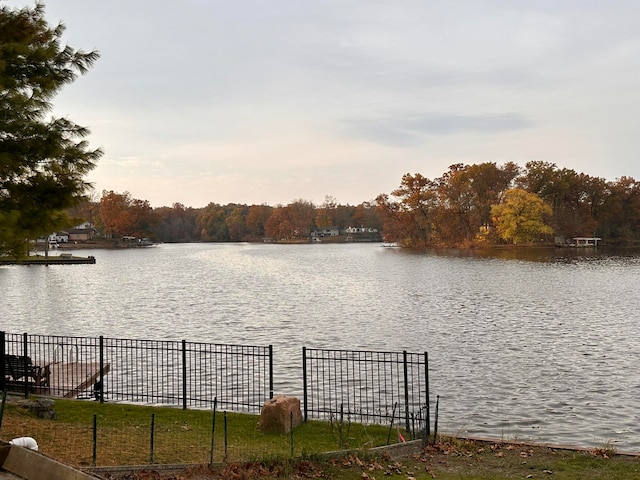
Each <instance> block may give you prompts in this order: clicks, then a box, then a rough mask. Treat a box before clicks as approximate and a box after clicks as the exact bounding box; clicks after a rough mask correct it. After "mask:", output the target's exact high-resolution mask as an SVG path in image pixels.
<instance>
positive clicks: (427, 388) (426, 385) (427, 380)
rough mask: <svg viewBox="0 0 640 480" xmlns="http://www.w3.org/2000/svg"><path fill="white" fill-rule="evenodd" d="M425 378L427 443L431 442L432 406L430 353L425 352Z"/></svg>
mask: <svg viewBox="0 0 640 480" xmlns="http://www.w3.org/2000/svg"><path fill="white" fill-rule="evenodd" d="M424 378H425V389H426V394H427V443H429V437H430V436H431V407H430V405H429V404H430V403H431V401H430V400H429V353H428V352H424Z"/></svg>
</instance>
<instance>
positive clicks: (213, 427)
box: [209, 397, 218, 468]
mask: <svg viewBox="0 0 640 480" xmlns="http://www.w3.org/2000/svg"><path fill="white" fill-rule="evenodd" d="M217 407H218V397H213V422H212V423H211V455H210V458H209V468H213V450H214V448H215V442H214V441H215V437H216V409H217Z"/></svg>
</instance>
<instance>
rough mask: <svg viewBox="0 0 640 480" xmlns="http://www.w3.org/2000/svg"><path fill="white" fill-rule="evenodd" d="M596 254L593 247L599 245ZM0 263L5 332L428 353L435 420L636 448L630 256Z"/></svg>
mask: <svg viewBox="0 0 640 480" xmlns="http://www.w3.org/2000/svg"><path fill="white" fill-rule="evenodd" d="M603 251H604V252H605V254H602V252H603ZM78 254H79V255H95V256H96V259H97V264H96V265H78V266H55V267H48V268H45V267H0V292H2V297H3V301H2V303H1V305H0V318H2V327H1V328H2V329H3V330H5V331H9V332H23V331H26V332H29V333H34V334H55V335H73V336H98V335H104V336H107V337H123V338H145V339H156V340H163V339H170V340H179V339H186V340H189V341H203V342H211V343H232V344H241V345H268V344H271V345H273V346H274V356H275V359H274V364H275V377H276V378H275V384H276V392H277V393H291V394H299V392H300V389H301V380H300V377H301V363H302V362H301V351H302V347H303V346H307V347H310V348H336V349H354V350H361V349H363V350H384V351H401V350H407V351H410V352H424V351H428V352H429V361H430V382H431V395H432V400H433V398H434V397H435V395H440V419H439V428H440V430H441V431H447V432H450V433H460V434H469V435H483V436H491V437H499V438H500V437H502V438H507V439H513V438H518V439H521V440H528V439H532V440H536V441H545V442H555V443H568V444H578V445H586V446H594V445H595V446H598V445H601V444H603V443H605V442H613V444H614V445H615V446H616V447H617V448H618V449H620V450H633V451H636V450H640V437H639V433H640V431H639V429H638V427H637V419H638V415H639V413H640V410H639V408H638V405H637V398H638V393H640V392H639V390H640V389H639V385H640V382H639V376H638V373H637V368H636V367H637V360H638V352H639V348H638V347H639V335H638V333H637V328H636V320H637V312H638V310H639V306H640V300H639V295H638V286H639V285H640V274H639V273H638V267H639V266H640V256H638V255H635V254H633V253H626V254H620V253H616V254H607V253H606V251H605V250H603V249H600V250H599V251H598V252H594V251H592V250H589V251H587V250H584V251H577V250H551V251H550V250H539V251H537V250H527V251H526V252H525V254H526V256H523V252H516V251H514V250H505V251H501V252H492V253H491V254H486V253H482V252H460V251H449V252H440V253H438V254H435V253H428V254H425V253H420V254H419V253H412V252H406V251H403V250H398V249H392V248H380V247H379V246H378V245H373V244H365V245H296V246H286V245H269V244H265V245H254V244H186V245H160V246H158V247H156V248H149V249H132V250H123V251H120V250H119V251H115V250H99V251H80V252H78Z"/></svg>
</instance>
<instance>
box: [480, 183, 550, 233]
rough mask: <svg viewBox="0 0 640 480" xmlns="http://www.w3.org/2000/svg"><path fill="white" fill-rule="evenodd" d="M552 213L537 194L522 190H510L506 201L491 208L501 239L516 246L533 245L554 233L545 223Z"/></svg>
mask: <svg viewBox="0 0 640 480" xmlns="http://www.w3.org/2000/svg"><path fill="white" fill-rule="evenodd" d="M551 213H552V210H551V207H550V206H549V205H547V204H546V203H544V201H543V200H542V199H541V198H540V197H539V196H538V195H537V194H535V193H530V192H527V191H526V190H523V189H521V188H513V189H511V190H508V191H507V192H506V193H505V195H504V201H503V202H501V203H499V204H497V205H494V206H493V207H492V208H491V216H492V217H493V222H494V224H495V227H496V230H497V231H498V233H499V234H500V237H501V238H502V239H504V240H507V241H509V242H512V243H513V244H514V245H518V244H523V243H531V242H532V241H534V240H536V239H538V238H539V236H540V235H547V234H551V233H553V229H552V228H551V227H550V226H548V225H547V224H546V223H545V218H546V217H549V216H551Z"/></svg>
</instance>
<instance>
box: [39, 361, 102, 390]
mask: <svg viewBox="0 0 640 480" xmlns="http://www.w3.org/2000/svg"><path fill="white" fill-rule="evenodd" d="M49 369H50V372H51V373H50V376H49V391H50V392H51V393H52V394H53V395H55V396H61V397H65V398H75V397H77V396H78V394H79V393H80V392H84V391H87V390H91V389H92V388H93V384H94V383H96V380H98V379H99V378H100V364H99V363H97V362H96V363H76V362H73V363H67V362H65V363H52V364H50V365H49ZM110 370H111V365H110V364H108V363H106V364H105V365H104V370H103V372H104V375H106V374H107V373H109V371H110Z"/></svg>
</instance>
